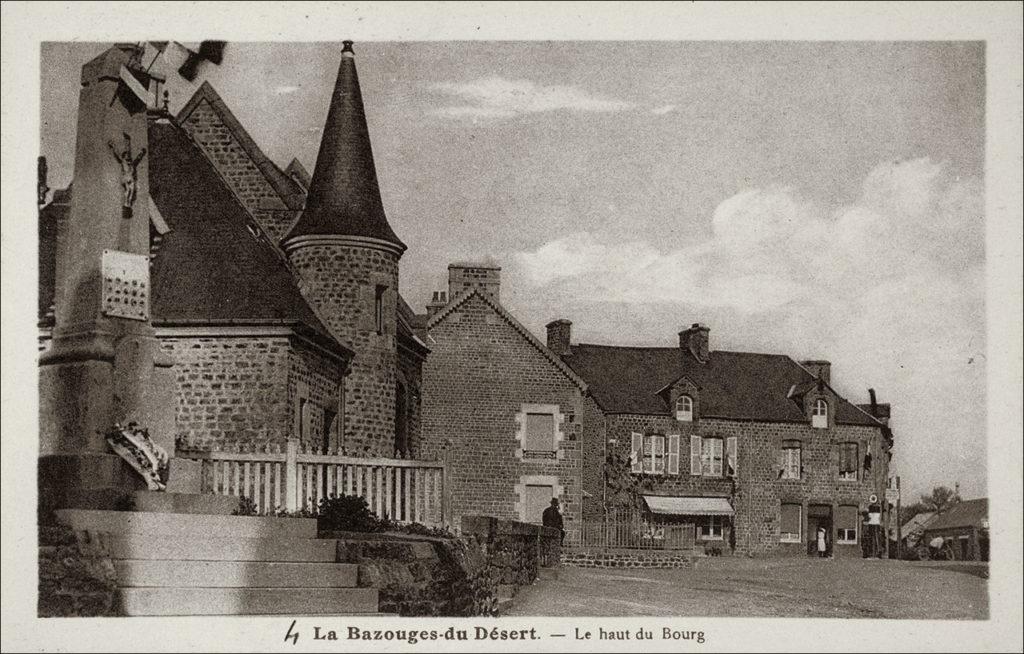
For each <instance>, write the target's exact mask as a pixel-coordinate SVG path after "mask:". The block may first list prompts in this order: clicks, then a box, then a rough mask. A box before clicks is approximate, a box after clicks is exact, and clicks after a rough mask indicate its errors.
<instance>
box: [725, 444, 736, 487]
mask: <svg viewBox="0 0 1024 654" xmlns="http://www.w3.org/2000/svg"><path fill="white" fill-rule="evenodd" d="M737 453H738V450H737V447H736V437H735V436H730V437H729V438H726V439H725V457H726V470H728V472H729V476H730V477H737V476H739V466H738V465H737V463H736V455H737Z"/></svg>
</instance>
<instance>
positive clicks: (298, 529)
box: [54, 509, 317, 538]
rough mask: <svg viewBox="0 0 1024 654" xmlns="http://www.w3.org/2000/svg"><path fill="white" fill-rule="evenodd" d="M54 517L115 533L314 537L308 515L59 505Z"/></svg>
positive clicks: (80, 527)
mask: <svg viewBox="0 0 1024 654" xmlns="http://www.w3.org/2000/svg"><path fill="white" fill-rule="evenodd" d="M54 514H55V516H56V518H57V521H58V522H60V523H61V524H65V525H67V526H69V527H71V528H72V529H74V530H75V531H94V532H107V533H115V534H125V533H131V534H166V535H168V536H175V537H186V536H206V537H208V536H218V535H227V536H233V537H236V538H316V533H317V531H316V520H315V519H312V518H275V517H263V516H234V515H202V514H189V513H145V512H138V511H95V510H88V509H59V510H57V511H55V512H54Z"/></svg>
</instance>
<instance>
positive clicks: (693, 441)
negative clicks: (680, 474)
mask: <svg viewBox="0 0 1024 654" xmlns="http://www.w3.org/2000/svg"><path fill="white" fill-rule="evenodd" d="M700 445H701V443H700V436H696V435H692V436H690V474H691V475H700V474H701V463H702V462H701V457H700Z"/></svg>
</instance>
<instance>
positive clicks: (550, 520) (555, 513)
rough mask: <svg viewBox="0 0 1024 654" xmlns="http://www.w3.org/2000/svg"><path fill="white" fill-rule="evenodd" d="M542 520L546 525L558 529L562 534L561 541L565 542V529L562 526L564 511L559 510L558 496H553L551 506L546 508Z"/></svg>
mask: <svg viewBox="0 0 1024 654" xmlns="http://www.w3.org/2000/svg"><path fill="white" fill-rule="evenodd" d="M541 522H542V523H543V524H544V526H545V527H551V528H552V529H557V530H558V533H559V534H561V537H562V539H561V541H560V542H561V543H562V544H563V545H564V544H565V529H563V528H562V513H561V512H560V511H559V510H558V498H557V497H553V498H551V506H549V507H548V508H546V509H544V514H543V516H542V517H541Z"/></svg>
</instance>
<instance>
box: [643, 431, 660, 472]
mask: <svg viewBox="0 0 1024 654" xmlns="http://www.w3.org/2000/svg"><path fill="white" fill-rule="evenodd" d="M643 438H644V449H643V471H644V472H645V473H647V474H650V475H663V474H665V437H664V436H662V435H661V434H647V435H646V436H644V437H643Z"/></svg>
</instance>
